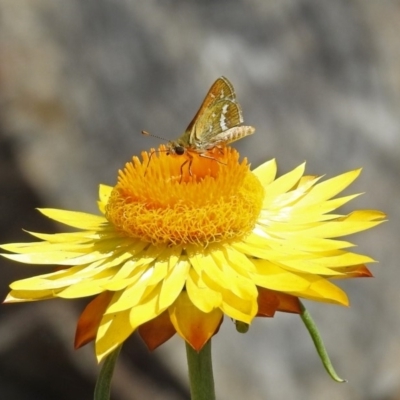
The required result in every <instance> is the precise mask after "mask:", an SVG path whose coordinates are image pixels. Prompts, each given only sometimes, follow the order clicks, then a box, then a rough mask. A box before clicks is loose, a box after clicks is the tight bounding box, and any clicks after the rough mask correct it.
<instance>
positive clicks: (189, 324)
mask: <svg viewBox="0 0 400 400" xmlns="http://www.w3.org/2000/svg"><path fill="white" fill-rule="evenodd" d="M169 313H170V318H171V322H172V324H173V325H174V328H175V329H176V331H177V332H178V334H179V335H180V336H181V337H182V338H183V339H185V340H186V342H188V343H189V344H190V345H191V346H192V347H193V348H194V349H195V350H196V351H200V350H201V348H202V347H203V346H204V345H205V344H206V343H207V341H208V340H209V339H210V338H211V336H212V335H213V334H214V333H215V332H216V331H217V330H218V328H219V325H220V324H221V321H222V316H223V314H222V312H221V311H220V310H219V309H215V310H213V311H211V312H210V313H204V312H202V311H200V310H199V309H198V308H196V307H195V306H194V305H193V303H192V302H191V301H190V299H189V297H188V295H187V293H186V292H182V293H181V295H180V296H179V297H178V298H177V300H176V301H175V303H174V304H173V305H172V306H171V307H170V308H169Z"/></svg>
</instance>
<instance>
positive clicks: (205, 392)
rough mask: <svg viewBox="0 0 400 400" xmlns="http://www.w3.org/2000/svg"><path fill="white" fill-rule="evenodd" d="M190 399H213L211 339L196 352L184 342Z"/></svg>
mask: <svg viewBox="0 0 400 400" xmlns="http://www.w3.org/2000/svg"><path fill="white" fill-rule="evenodd" d="M186 357H187V362H188V368H189V380H190V393H191V399H192V400H215V389H214V377H213V372H212V361H211V339H210V340H209V341H208V342H207V343H206V344H205V345H204V347H203V348H202V349H201V350H200V351H199V352H197V351H196V350H194V349H193V348H192V346H190V344H188V343H186Z"/></svg>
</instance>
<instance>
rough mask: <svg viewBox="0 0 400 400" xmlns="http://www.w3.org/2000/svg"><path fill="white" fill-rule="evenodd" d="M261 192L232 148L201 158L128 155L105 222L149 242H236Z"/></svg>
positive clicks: (254, 214) (248, 226) (256, 210)
mask: <svg viewBox="0 0 400 400" xmlns="http://www.w3.org/2000/svg"><path fill="white" fill-rule="evenodd" d="M263 196H264V189H263V187H262V185H261V183H260V182H259V180H258V178H257V177H256V176H255V175H254V174H253V173H252V172H251V171H250V169H249V164H248V163H247V160H246V159H244V160H243V161H242V162H239V154H238V153H237V151H236V150H234V149H232V148H224V149H214V150H212V151H210V152H208V153H207V154H199V153H195V152H191V151H187V152H186V153H185V154H183V155H174V154H167V153H166V152H165V151H164V148H160V149H159V151H157V152H155V151H153V152H152V153H145V152H144V153H142V161H141V160H139V159H138V158H137V157H133V159H132V162H130V163H127V164H126V165H125V168H124V169H123V170H122V171H120V172H119V179H118V183H117V185H116V186H115V187H114V189H113V191H112V193H111V196H110V199H109V201H108V204H107V207H106V218H107V219H108V220H109V221H110V222H111V223H112V224H113V225H114V226H115V227H116V228H117V229H118V230H119V231H120V232H121V233H123V234H124V235H127V236H129V237H132V238H138V239H141V240H143V241H147V242H151V243H152V244H155V245H157V244H165V243H167V244H174V245H179V244H181V245H187V244H201V245H207V244H209V243H213V242H221V241H226V240H235V239H238V240H239V239H241V238H243V237H244V236H246V235H247V234H249V233H250V232H251V231H252V229H253V228H254V226H255V223H256V221H257V218H258V216H259V214H260V211H261V208H262V202H263Z"/></svg>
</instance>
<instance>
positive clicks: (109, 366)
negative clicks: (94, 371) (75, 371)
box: [94, 346, 122, 400]
mask: <svg viewBox="0 0 400 400" xmlns="http://www.w3.org/2000/svg"><path fill="white" fill-rule="evenodd" d="M121 347H122V346H118V347H117V348H116V349H115V350H114V351H113V352H112V353H111V354H109V355H108V356H107V358H106V359H105V360H104V363H103V365H102V366H101V370H100V374H99V376H98V378H97V382H96V388H95V389H94V400H110V393H111V379H112V376H113V372H114V367H115V364H116V362H117V358H118V355H119V352H120V350H121Z"/></svg>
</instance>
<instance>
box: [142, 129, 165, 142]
mask: <svg viewBox="0 0 400 400" xmlns="http://www.w3.org/2000/svg"><path fill="white" fill-rule="evenodd" d="M142 135H145V136H152V137H154V138H157V139H160V140H164V142H169V140H168V139H165V138H163V137H161V136H157V135H152V134H151V133H149V132H147V131H142Z"/></svg>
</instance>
